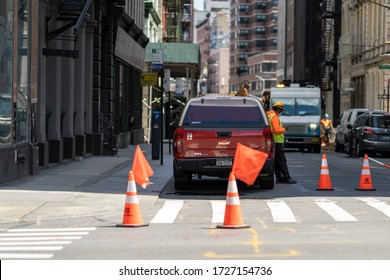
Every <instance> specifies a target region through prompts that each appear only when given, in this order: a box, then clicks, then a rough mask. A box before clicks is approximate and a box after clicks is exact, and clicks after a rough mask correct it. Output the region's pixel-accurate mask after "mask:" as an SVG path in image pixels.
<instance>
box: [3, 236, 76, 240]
mask: <svg viewBox="0 0 390 280" xmlns="http://www.w3.org/2000/svg"><path fill="white" fill-rule="evenodd" d="M81 238H82V237H81V236H45V237H43V236H42V237H3V238H1V237H0V241H18V240H19V241H43V240H78V239H81Z"/></svg>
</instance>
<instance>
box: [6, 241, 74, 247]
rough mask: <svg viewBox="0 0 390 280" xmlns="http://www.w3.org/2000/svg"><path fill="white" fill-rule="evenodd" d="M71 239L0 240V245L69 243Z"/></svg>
mask: <svg viewBox="0 0 390 280" xmlns="http://www.w3.org/2000/svg"><path fill="white" fill-rule="evenodd" d="M71 243H72V241H68V240H63V241H7V242H2V241H0V246H16V245H17V246H26V245H67V244H71Z"/></svg>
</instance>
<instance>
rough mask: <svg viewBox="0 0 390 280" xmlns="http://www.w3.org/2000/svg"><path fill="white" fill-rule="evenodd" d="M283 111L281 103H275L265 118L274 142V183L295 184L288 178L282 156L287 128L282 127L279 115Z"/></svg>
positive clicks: (284, 159) (285, 162) (283, 156)
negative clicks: (268, 123)
mask: <svg viewBox="0 0 390 280" xmlns="http://www.w3.org/2000/svg"><path fill="white" fill-rule="evenodd" d="M283 111H284V104H283V102H280V101H277V102H275V103H274V105H273V106H272V110H269V111H267V117H268V120H269V122H270V125H271V129H272V132H273V135H274V140H275V177H276V183H281V184H296V183H297V181H295V180H293V179H292V178H291V176H290V173H289V171H288V167H287V160H286V155H285V154H284V133H285V132H286V130H287V129H288V127H283V125H282V123H281V121H280V118H279V115H280V114H281V113H282V112H283Z"/></svg>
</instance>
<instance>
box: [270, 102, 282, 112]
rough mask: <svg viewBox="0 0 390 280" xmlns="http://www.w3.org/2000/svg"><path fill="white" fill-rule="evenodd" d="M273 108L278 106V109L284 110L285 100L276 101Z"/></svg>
mask: <svg viewBox="0 0 390 280" xmlns="http://www.w3.org/2000/svg"><path fill="white" fill-rule="evenodd" d="M272 108H276V109H279V110H282V111H284V104H283V102H280V101H276V102H275V103H274V105H273V106H272Z"/></svg>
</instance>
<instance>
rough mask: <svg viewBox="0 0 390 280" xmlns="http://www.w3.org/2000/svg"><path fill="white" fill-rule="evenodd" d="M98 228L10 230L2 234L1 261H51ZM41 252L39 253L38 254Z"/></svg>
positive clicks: (0, 234)
mask: <svg viewBox="0 0 390 280" xmlns="http://www.w3.org/2000/svg"><path fill="white" fill-rule="evenodd" d="M95 229H96V228H94V227H91V228H35V229H9V230H6V231H2V232H0V259H50V258H52V257H53V254H52V253H51V252H53V251H59V250H62V249H63V246H62V245H69V244H71V243H72V242H73V240H79V239H81V238H82V236H85V235H87V234H89V232H90V231H93V230H95ZM37 252H39V253H37Z"/></svg>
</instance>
